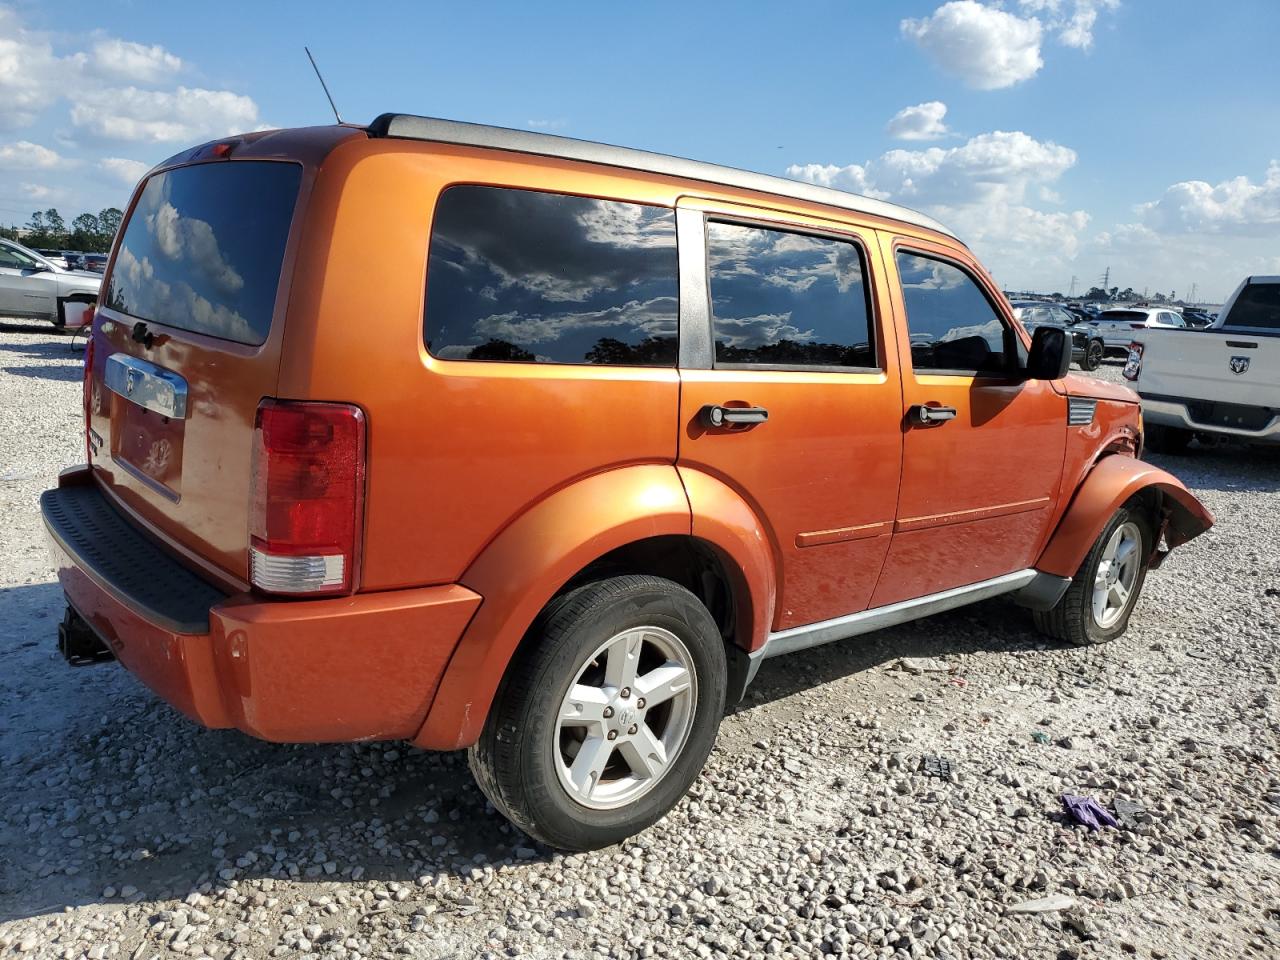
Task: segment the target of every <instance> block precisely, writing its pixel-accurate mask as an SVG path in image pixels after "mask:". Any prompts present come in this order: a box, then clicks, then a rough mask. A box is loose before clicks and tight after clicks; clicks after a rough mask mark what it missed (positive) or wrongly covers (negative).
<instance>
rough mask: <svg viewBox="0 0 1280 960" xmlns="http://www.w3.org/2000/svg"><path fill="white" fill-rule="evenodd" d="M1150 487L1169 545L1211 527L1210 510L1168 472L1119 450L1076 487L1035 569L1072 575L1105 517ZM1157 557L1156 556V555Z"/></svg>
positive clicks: (1095, 538) (1178, 542) (1171, 546)
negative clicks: (1158, 504)
mask: <svg viewBox="0 0 1280 960" xmlns="http://www.w3.org/2000/svg"><path fill="white" fill-rule="evenodd" d="M1147 490H1151V491H1154V492H1156V493H1157V494H1158V495H1159V503H1160V511H1161V514H1162V516H1159V517H1157V518H1156V520H1157V523H1158V528H1157V535H1159V534H1160V533H1163V535H1164V540H1165V543H1166V544H1168V546H1169V548H1170V549H1173V548H1174V547H1178V546H1181V545H1182V544H1184V543H1186V542H1187V541H1188V540H1191V539H1193V538H1195V537H1198V536H1199V535H1200V534H1202V533H1204V532H1205V531H1206V530H1208V529H1209V528H1210V527H1212V526H1213V514H1211V513H1210V512H1209V511H1208V509H1207V508H1206V507H1205V506H1204V504H1202V503H1201V502H1200V501H1199V500H1197V499H1196V497H1195V495H1194V494H1193V493H1191V491H1189V490H1188V489H1187V488H1186V487H1185V486H1184V485H1183V483H1182V481H1181V480H1179V479H1178V478H1177V477H1175V476H1174V475H1173V474H1171V473H1168V472H1167V471H1164V470H1161V469H1160V468H1159V467H1156V466H1152V465H1151V464H1149V463H1145V462H1144V461H1142V460H1135V459H1134V458H1133V457H1129V456H1124V455H1122V454H1113V455H1111V456H1108V457H1104V458H1103V459H1102V460H1101V461H1099V462H1098V464H1097V465H1096V466H1095V467H1094V468H1093V469H1092V470H1091V471H1089V474H1088V475H1087V476H1086V477H1085V479H1084V482H1083V483H1081V484H1080V488H1079V489H1078V490H1077V491H1076V495H1075V497H1074V498H1073V499H1072V501H1071V505H1070V506H1069V507H1068V508H1067V511H1066V513H1065V514H1064V515H1063V517H1062V520H1061V521H1060V522H1059V523H1058V527H1057V529H1056V530H1054V532H1053V536H1052V537H1050V538H1049V543H1048V545H1047V546H1046V547H1045V549H1044V551H1043V552H1042V553H1041V554H1040V560H1039V562H1038V563H1036V569H1037V570H1039V571H1040V572H1041V573H1051V574H1054V575H1056V576H1060V577H1067V578H1070V577H1074V576H1075V575H1076V573H1077V571H1079V569H1080V564H1082V563H1083V562H1084V558H1085V557H1086V556H1088V555H1089V550H1090V549H1091V548H1092V547H1093V544H1094V542H1095V541H1096V540H1097V539H1098V537H1099V535H1100V534H1101V533H1102V528H1103V527H1104V526H1106V524H1107V521H1108V520H1110V519H1111V516H1112V515H1113V514H1114V513H1115V512H1116V511H1117V510H1118V509H1120V507H1121V506H1122V505H1123V504H1124V503H1125V502H1126V501H1127V500H1129V499H1130V498H1132V497H1134V496H1135V495H1137V494H1139V493H1142V492H1144V491H1147ZM1157 562H1158V559H1157Z"/></svg>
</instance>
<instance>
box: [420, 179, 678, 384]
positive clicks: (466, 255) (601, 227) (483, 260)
mask: <svg viewBox="0 0 1280 960" xmlns="http://www.w3.org/2000/svg"><path fill="white" fill-rule="evenodd" d="M678 276H679V265H678V262H677V259H676V226H675V214H674V212H673V211H671V210H670V209H667V208H666V207H652V206H646V205H642V204H638V203H621V202H618V201H614V200H597V199H593V198H591V197H577V196H569V195H566V194H559V193H539V192H535V191H532V190H514V189H509V188H506V187H483V186H456V187H450V188H449V189H448V190H446V191H445V192H444V193H443V194H442V195H441V196H440V201H439V203H438V204H437V206H436V213H435V221H434V225H433V227H432V231H431V251H430V253H429V254H428V260H427V304H426V318H425V328H426V342H427V349H428V350H430V351H431V354H432V356H436V357H440V358H442V359H445V360H499V361H501V360H506V361H524V362H526V363H589V364H603V365H610V366H642V367H673V366H675V363H676V329H677V326H678V324H679V312H680V311H679V280H678Z"/></svg>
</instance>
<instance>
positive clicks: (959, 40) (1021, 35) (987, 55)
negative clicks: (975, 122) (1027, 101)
mask: <svg viewBox="0 0 1280 960" xmlns="http://www.w3.org/2000/svg"><path fill="white" fill-rule="evenodd" d="M900 27H901V30H902V34H903V36H905V37H907V38H908V39H910V40H914V41H915V42H916V44H917V45H918V46H919V47H920V49H922V50H923V51H924V52H925V54H927V55H928V56H929V57H930V58H931V59H932V60H933V61H934V62H935V63H936V64H937V65H938V66H939V67H941V68H942V69H943V70H944V71H946V72H947V73H950V74H953V75H954V76H957V77H959V78H960V79H961V80H963V81H964V82H965V83H966V84H967V85H969V86H970V87H974V88H975V89H978V90H999V89H1001V88H1003V87H1011V86H1013V85H1014V84H1015V83H1019V82H1021V81H1023V80H1027V79H1030V78H1031V77H1033V76H1035V74H1036V73H1037V72H1038V71H1039V69H1040V68H1041V67H1042V66H1044V60H1042V59H1041V57H1040V41H1041V37H1042V28H1041V25H1040V21H1039V20H1037V19H1036V18H1035V17H1030V18H1026V19H1024V18H1022V17H1019V16H1016V15H1015V14H1012V13H1009V12H1008V11H1005V10H1001V9H999V8H998V7H989V6H986V5H985V4H981V3H978V2H976V0H952V2H950V3H944V4H943V5H942V6H940V7H938V9H937V10H935V11H934V12H933V14H932V15H931V16H928V17H923V18H920V19H906V20H903V21H902V23H901V25H900Z"/></svg>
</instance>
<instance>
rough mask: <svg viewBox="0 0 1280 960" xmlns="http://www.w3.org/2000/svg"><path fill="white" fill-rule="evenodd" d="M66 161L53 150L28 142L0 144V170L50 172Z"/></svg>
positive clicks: (19, 141)
mask: <svg viewBox="0 0 1280 960" xmlns="http://www.w3.org/2000/svg"><path fill="white" fill-rule="evenodd" d="M65 163H66V161H65V160H63V159H62V157H60V156H59V155H58V153H57V151H55V150H50V149H49V148H48V147H42V146H40V144H38V143H32V142H31V141H30V140H18V141H17V142H15V143H4V144H0V168H5V169H23V170H52V169H53V168H55V167H59V166H62V165H63V164H65Z"/></svg>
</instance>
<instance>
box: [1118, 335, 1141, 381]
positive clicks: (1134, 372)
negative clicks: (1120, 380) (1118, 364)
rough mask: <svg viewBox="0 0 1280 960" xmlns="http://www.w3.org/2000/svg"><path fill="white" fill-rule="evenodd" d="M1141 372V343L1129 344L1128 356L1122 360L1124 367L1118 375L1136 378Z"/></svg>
mask: <svg viewBox="0 0 1280 960" xmlns="http://www.w3.org/2000/svg"><path fill="white" fill-rule="evenodd" d="M1141 373H1142V344H1140V343H1131V344H1129V358H1128V359H1127V360H1125V362H1124V369H1123V370H1121V371H1120V376H1122V377H1124V378H1125V379H1126V380H1137V379H1138V377H1139V375H1140V374H1141Z"/></svg>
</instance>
